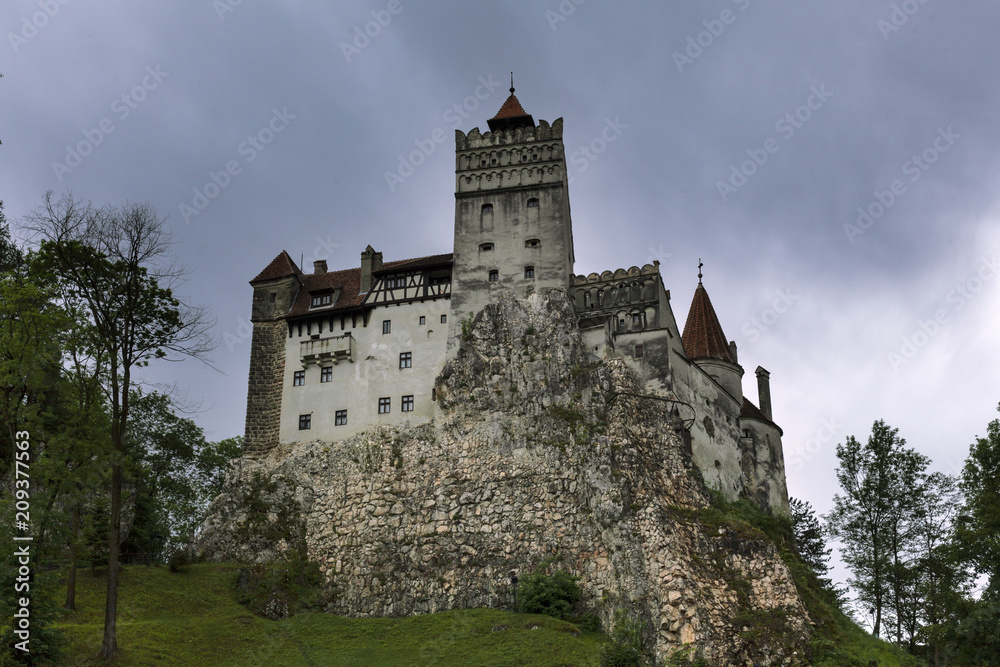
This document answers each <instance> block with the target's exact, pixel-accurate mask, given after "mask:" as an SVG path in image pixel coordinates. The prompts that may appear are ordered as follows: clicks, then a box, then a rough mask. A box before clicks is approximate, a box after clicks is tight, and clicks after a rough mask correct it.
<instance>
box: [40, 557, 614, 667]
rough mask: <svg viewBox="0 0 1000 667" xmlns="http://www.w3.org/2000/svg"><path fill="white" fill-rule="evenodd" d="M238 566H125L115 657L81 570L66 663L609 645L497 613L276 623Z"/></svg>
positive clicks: (66, 627) (553, 624)
mask: <svg viewBox="0 0 1000 667" xmlns="http://www.w3.org/2000/svg"><path fill="white" fill-rule="evenodd" d="M236 569H237V567H236V566H235V565H217V564H202V565H193V566H190V567H188V568H187V569H186V571H184V572H181V573H171V572H169V571H168V569H167V568H166V567H153V568H146V567H141V566H137V567H127V568H125V569H124V570H123V572H122V576H121V584H120V597H119V605H118V609H119V614H118V648H119V654H118V657H117V659H116V660H115V661H113V662H112V663H105V662H102V661H99V660H97V659H95V658H94V655H95V654H96V653H97V649H98V648H99V647H100V643H101V636H102V633H103V628H104V612H103V609H104V580H103V578H97V579H95V578H92V577H91V576H90V574H89V572H87V571H81V573H80V578H79V580H78V586H77V591H78V592H77V610H78V611H77V612H75V613H73V614H70V615H68V616H67V617H66V618H65V619H62V620H60V621H59V622H58V623H56V624H54V625H55V627H57V628H58V629H59V630H61V631H62V632H64V633H65V636H66V638H67V644H66V645H65V646H64V649H63V657H62V659H61V660H60V664H61V665H104V664H115V665H213V666H214V665H220V666H221V665H269V666H270V665H274V666H280V665H352V666H353V665H359V666H364V665H378V666H380V667H381V666H383V665H384V666H387V667H388V666H392V665H532V666H534V665H551V666H556V665H561V666H562V665H565V666H568V665H598V664H599V655H600V647H601V644H602V643H604V642H605V641H607V637H606V636H605V635H603V634H600V633H589V634H586V633H585V634H579V630H578V628H577V627H576V626H575V625H573V624H571V623H567V622H565V621H559V620H556V619H554V618H549V617H547V616H536V615H531V614H515V613H511V612H504V611H498V610H494V609H471V610H463V611H447V612H442V613H438V614H428V615H423V616H411V617H408V618H370V619H353V618H343V617H339V616H333V615H330V614H323V613H302V614H298V615H296V616H293V617H292V618H289V619H286V620H284V621H267V620H264V619H262V618H259V617H257V616H254V615H252V614H251V613H250V612H248V611H247V610H246V608H244V607H243V606H241V605H240V604H239V603H238V602H237V601H236V591H235V588H234V587H233V580H234V578H235V574H236ZM497 626H506V629H503V630H499V631H494V630H493V628H494V627H497ZM535 626H537V627H535ZM533 628H534V629H533ZM577 634H579V636H575V635H577Z"/></svg>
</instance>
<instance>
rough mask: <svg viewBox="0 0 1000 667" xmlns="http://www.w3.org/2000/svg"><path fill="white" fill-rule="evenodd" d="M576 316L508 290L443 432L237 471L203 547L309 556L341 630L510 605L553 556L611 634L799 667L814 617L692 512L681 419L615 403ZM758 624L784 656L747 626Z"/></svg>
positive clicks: (240, 555) (762, 543) (457, 371)
mask: <svg viewBox="0 0 1000 667" xmlns="http://www.w3.org/2000/svg"><path fill="white" fill-rule="evenodd" d="M573 318H574V314H573V310H572V308H571V306H570V304H569V302H568V301H567V300H566V298H565V296H564V294H563V292H561V291H558V290H554V291H553V292H552V293H551V294H549V295H538V294H536V295H532V296H531V297H530V298H529V299H527V300H518V299H516V298H514V296H513V293H512V292H511V293H507V294H503V295H501V297H500V299H499V301H498V303H496V304H494V305H492V306H489V307H488V308H486V309H485V310H484V311H482V312H481V313H480V314H479V315H478V316H477V317H476V318H475V320H474V321H466V322H465V323H463V324H462V331H463V334H462V339H463V340H462V344H461V348H460V351H459V353H458V355H457V356H456V357H455V358H454V359H453V360H452V361H450V362H449V363H448V364H447V365H446V366H445V369H444V371H443V372H442V374H441V376H440V377H439V378H438V382H437V394H438V399H439V401H440V404H441V416H440V417H439V418H438V419H436V420H435V421H434V422H432V423H431V424H426V425H423V426H420V427H417V428H411V429H402V428H398V427H379V428H374V429H372V430H370V431H367V432H364V433H361V434H359V435H357V436H355V437H352V438H350V439H348V440H344V441H341V442H337V443H323V442H312V443H298V444H295V445H279V446H278V447H276V448H275V449H273V450H271V451H270V452H269V453H268V454H267V456H265V457H258V458H245V459H243V460H242V461H241V462H240V464H239V466H238V467H237V468H234V470H233V471H232V473H231V474H230V475H229V477H228V479H227V482H226V488H225V490H224V492H223V494H222V495H221V496H220V497H219V498H218V499H216V501H215V502H214V503H213V505H212V507H211V509H210V513H209V518H208V520H207V521H206V523H205V526H204V530H203V534H202V538H201V541H200V544H199V548H200V550H201V551H202V552H203V553H204V554H205V555H207V556H209V557H211V558H214V559H226V560H241V561H266V560H270V559H273V558H275V557H278V555H279V554H280V553H281V552H282V551H283V550H285V549H287V548H289V547H290V546H297V547H298V548H304V549H305V550H306V552H307V554H308V557H309V558H310V559H311V560H313V561H316V562H318V563H319V564H320V566H321V568H322V570H323V572H324V573H325V575H326V578H327V581H328V585H329V590H328V592H327V593H328V605H327V610H328V611H330V612H333V613H337V614H343V615H349V616H401V615H408V614H414V613H427V612H434V611H440V610H445V609H452V608H471V607H484V606H489V607H501V608H510V607H511V606H512V603H513V597H512V586H511V582H510V573H511V571H513V572H514V573H516V574H518V575H522V574H524V573H526V572H529V571H531V570H532V569H533V568H534V567H536V566H537V565H538V563H539V562H541V561H542V560H543V559H546V558H549V557H555V558H556V562H557V567H562V568H564V569H566V570H568V571H569V572H571V573H573V574H575V575H578V576H579V577H580V584H581V586H582V588H583V591H584V595H585V600H584V602H585V604H587V605H588V606H590V607H591V608H593V609H594V610H595V611H596V612H597V613H598V614H599V615H600V616H601V618H602V621H603V622H604V624H605V627H609V626H610V625H611V623H612V622H613V618H614V613H615V610H619V609H623V610H627V611H628V612H629V613H631V614H632V615H633V616H635V617H637V618H639V619H641V620H643V621H644V622H645V628H646V635H647V639H648V640H649V644H650V646H652V647H653V648H654V651H655V655H656V656H657V658H658V659H659V660H663V659H665V658H666V657H667V656H668V655H669V654H670V652H671V651H672V650H674V649H676V648H677V647H679V646H681V645H682V644H690V645H693V646H695V647H696V648H697V649H698V655H700V656H702V657H704V658H706V659H707V660H708V662H709V664H713V665H754V664H805V660H804V657H803V656H804V655H805V653H804V648H805V643H806V641H807V639H808V629H807V622H808V619H807V616H806V613H805V610H804V607H803V605H802V603H801V601H800V600H799V598H798V596H797V593H796V590H795V586H794V584H793V582H792V580H791V577H790V574H789V572H788V570H787V568H786V567H785V565H784V564H783V562H782V561H781V559H780V558H779V557H778V555H777V553H776V551H775V548H774V546H773V545H772V544H771V543H770V542H769V541H767V540H766V539H763V538H762V536H760V535H754V534H741V533H740V532H739V531H737V530H736V529H734V528H732V527H729V526H726V525H722V526H719V527H716V528H712V529H707V528H706V527H705V526H704V525H703V524H702V523H700V522H699V521H698V520H696V519H695V518H694V516H695V510H697V509H698V508H701V507H705V506H706V505H707V504H708V502H707V494H706V491H705V487H704V484H703V482H702V481H701V479H700V477H699V475H697V474H696V473H695V471H694V469H693V467H692V464H691V461H690V457H689V455H688V454H686V453H685V451H684V447H683V445H682V431H681V430H680V429H681V426H680V422H679V421H678V420H677V419H676V418H675V417H671V416H670V415H669V413H668V412H667V410H666V408H665V407H664V404H662V403H660V402H658V401H651V400H646V399H642V398H638V397H633V396H624V395H622V394H623V393H625V392H627V393H638V390H639V389H640V387H639V386H638V385H637V384H636V380H635V376H634V374H633V372H632V371H631V370H630V369H629V368H628V367H627V366H626V365H625V363H624V362H622V361H621V360H617V359H612V360H609V361H601V360H599V359H597V358H596V357H593V356H590V355H589V354H588V353H587V352H586V349H585V347H584V346H583V344H582V342H581V340H580V334H579V331H578V330H577V329H576V328H575V327H574V326H573V322H574V320H573ZM250 496H253V497H254V499H255V502H248V498H249V497H250ZM260 500H264V501H265V502H266V503H268V505H267V506H269V507H270V508H271V510H270V511H269V514H268V517H267V519H268V520H267V521H266V522H264V523H263V524H262V523H261V521H260V517H259V516H256V517H253V516H251V511H250V509H249V508H250V507H254V506H257V507H259V506H260V502H259V501H260ZM282 521H284V522H286V523H287V524H288V525H285V526H281V525H279V524H281V522H282ZM760 614H763V615H765V616H766V617H767V618H768V619H769V622H770V623H772V624H773V623H775V622H777V623H779V625H780V626H781V630H780V632H779V635H780V636H781V637H782V639H781V641H780V642H777V643H774V644H766V643H765V644H762V643H761V641H760V639H759V636H757V635H754V633H752V632H751V633H747V632H746V630H747V627H746V626H747V625H750V626H752V625H753V621H752V619H753V618H755V617H756V616H755V615H760ZM775 619H777V621H776V620H775Z"/></svg>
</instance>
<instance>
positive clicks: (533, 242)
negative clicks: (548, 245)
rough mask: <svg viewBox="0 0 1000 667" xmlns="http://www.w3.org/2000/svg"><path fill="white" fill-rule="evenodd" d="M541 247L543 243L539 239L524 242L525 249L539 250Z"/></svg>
mask: <svg viewBox="0 0 1000 667" xmlns="http://www.w3.org/2000/svg"><path fill="white" fill-rule="evenodd" d="M540 245H542V242H541V241H539V240H538V239H528V240H527V241H525V242H524V247H525V248H537V247H538V246H540Z"/></svg>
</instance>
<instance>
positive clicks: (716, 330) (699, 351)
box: [681, 283, 736, 364]
mask: <svg viewBox="0 0 1000 667" xmlns="http://www.w3.org/2000/svg"><path fill="white" fill-rule="evenodd" d="M681 341H682V342H683V344H684V353H685V354H687V356H688V359H721V360H723V361H729V362H731V363H734V364H735V363H736V360H735V359H733V357H732V355H730V354H729V344H728V343H727V342H726V334H724V333H723V332H722V325H721V324H719V318H718V317H717V316H716V314H715V308H713V307H712V300H711V299H709V298H708V292H706V291H705V286H704V285H702V284H701V283H698V289H696V290H695V291H694V299H692V300H691V310H689V311H688V317H687V322H686V323H685V324H684V333H683V334H682V336H681Z"/></svg>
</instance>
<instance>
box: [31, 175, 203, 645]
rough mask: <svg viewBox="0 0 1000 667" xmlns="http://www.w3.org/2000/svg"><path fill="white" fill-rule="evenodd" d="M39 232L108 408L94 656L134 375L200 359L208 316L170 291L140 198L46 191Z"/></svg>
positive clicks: (111, 629) (109, 641) (114, 546)
mask: <svg viewBox="0 0 1000 667" xmlns="http://www.w3.org/2000/svg"><path fill="white" fill-rule="evenodd" d="M27 222H28V225H27V226H28V228H29V229H30V230H32V231H34V232H35V233H36V234H38V235H39V236H40V237H41V245H40V248H39V256H40V262H41V266H43V267H45V268H46V269H47V270H48V272H49V273H50V277H51V278H52V279H53V280H54V281H56V282H58V283H59V284H61V285H62V286H63V287H64V291H65V293H66V294H68V295H69V297H70V298H71V299H72V300H74V301H79V302H80V303H82V304H83V305H84V306H85V308H86V314H87V316H88V319H89V322H88V330H89V332H90V334H91V335H90V339H91V340H93V341H95V343H97V344H98V345H99V346H100V349H101V350H102V352H103V354H102V364H103V366H104V368H103V370H102V372H101V373H100V374H99V376H98V377H99V378H100V380H101V383H102V387H103V390H104V392H105V395H106V397H107V401H108V406H109V411H110V417H111V418H110V429H109V431H110V432H109V434H108V441H109V443H110V448H109V449H110V450H111V456H110V457H109V459H110V460H109V464H110V465H109V467H110V469H111V493H110V516H109V521H108V526H109V535H108V585H107V594H106V600H105V620H104V639H103V643H102V646H101V656H102V657H104V658H111V657H112V656H114V654H115V652H116V651H117V631H116V627H117V609H118V566H119V548H120V545H121V540H122V535H121V521H122V487H123V473H124V466H125V460H126V454H127V451H126V432H127V429H128V424H129V416H130V409H131V403H130V399H131V394H132V389H133V388H134V387H135V385H136V383H137V378H136V377H134V373H136V372H137V371H138V369H140V368H142V367H144V366H146V365H148V364H149V362H150V361H151V360H153V359H159V358H164V357H167V356H168V355H169V354H172V353H173V354H176V355H180V356H185V355H187V356H194V357H199V358H204V356H205V355H206V354H207V352H208V350H209V340H208V336H207V327H208V323H207V321H206V319H205V318H204V314H203V312H200V311H193V310H190V309H187V308H186V307H184V305H183V304H182V303H181V302H180V301H179V300H178V299H177V298H176V297H175V296H174V295H173V292H172V286H173V284H174V282H175V280H176V279H178V278H179V274H178V272H177V271H176V270H174V269H172V268H171V267H170V266H169V264H167V263H166V262H165V261H164V260H165V258H166V254H167V249H168V246H169V241H168V239H167V237H166V234H165V231H164V229H163V224H162V220H161V219H160V218H159V217H158V216H157V214H156V212H155V211H154V210H153V209H152V208H150V207H149V206H148V205H144V204H131V203H126V204H125V205H124V206H122V207H111V206H105V207H102V208H96V209H95V208H93V207H91V206H90V204H87V203H84V202H81V201H79V200H77V199H75V198H74V197H73V196H72V195H68V194H67V195H64V196H63V197H62V198H61V199H60V200H59V201H58V202H56V201H53V200H52V195H51V193H48V194H47V195H46V196H45V198H44V201H43V204H42V206H41V207H39V208H38V209H37V210H36V211H35V212H34V213H32V214H31V216H29V218H28V221H27Z"/></svg>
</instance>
